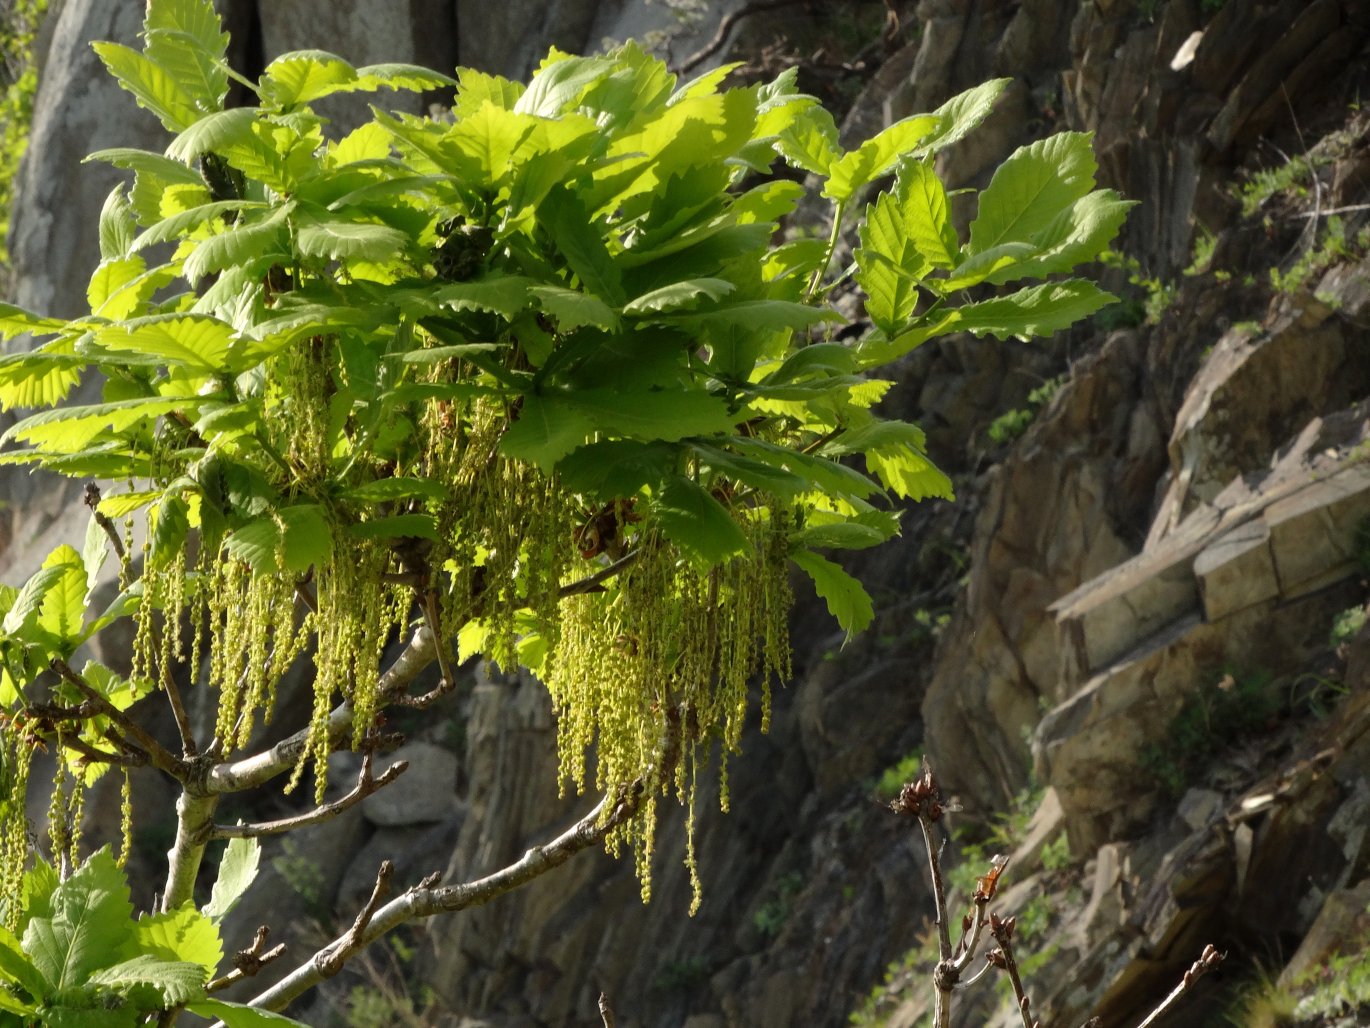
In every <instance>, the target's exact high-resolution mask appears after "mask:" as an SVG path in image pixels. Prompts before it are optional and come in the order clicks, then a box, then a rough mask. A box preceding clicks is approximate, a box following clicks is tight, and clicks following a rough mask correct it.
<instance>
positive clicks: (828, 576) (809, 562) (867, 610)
mask: <svg viewBox="0 0 1370 1028" xmlns="http://www.w3.org/2000/svg"><path fill="white" fill-rule="evenodd" d="M790 559H791V560H793V561H794V562H795V563H796V564H798V565H799V566H800V568H802V569H803V570H804V573H805V574H807V575H808V576H809V577H810V578H811V579H813V585H814V589H815V590H816V591H817V592H818V595H819V596H821V597H822V598H823V602H825V603H826V604H827V605H828V613H830V614H831V615H832V616H833V617H835V618H836V619H837V623H838V624H839V625H841V626H842V629H843V630H844V631H845V632H846V633H847V638H848V639H850V638H851V637H852V636H853V635H856V634H857V633H858V632H861V631H862V630H864V629H865V628H866V626H867V625H869V624H870V623H871V621H873V620H874V619H875V607H874V606H873V605H872V603H871V598H870V596H869V595H867V593H866V590H865V589H864V588H863V587H862V585H861V583H860V582H858V581H857V580H856V579H855V578H853V577H852V576H851V575H849V574H847V573H846V572H845V571H843V570H842V568H840V567H839V566H838V565H836V564H834V563H833V562H832V561H830V560H828V559H827V558H826V557H820V556H819V555H818V554H816V553H814V552H813V551H811V550H795V551H793V552H792V553H791V554H790Z"/></svg>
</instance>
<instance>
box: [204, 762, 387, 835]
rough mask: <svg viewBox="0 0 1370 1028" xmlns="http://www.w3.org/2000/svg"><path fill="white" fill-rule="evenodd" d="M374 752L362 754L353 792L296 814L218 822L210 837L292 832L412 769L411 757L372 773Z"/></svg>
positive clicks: (320, 820) (335, 812)
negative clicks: (244, 822)
mask: <svg viewBox="0 0 1370 1028" xmlns="http://www.w3.org/2000/svg"><path fill="white" fill-rule="evenodd" d="M371 762H372V755H371V753H370V752H367V753H366V754H365V755H363V757H362V767H361V772H360V773H359V774H358V775H357V784H356V786H355V787H354V788H353V790H352V791H351V792H349V793H348V794H347V795H346V796H343V797H342V798H341V799H337V800H334V801H333V802H332V803H325V804H323V805H321V806H318V807H315V808H314V809H313V810H310V811H307V812H305V813H303V814H296V815H294V816H293V817H283V818H280V819H278V820H276V821H260V822H258V823H256V824H250V825H215V826H214V828H213V829H212V830H211V831H210V833H209V837H210V838H211V839H257V838H260V837H262V836H264V835H280V834H281V833H283V832H293V831H294V830H295V829H296V828H304V827H306V826H308V825H317V824H321V823H323V822H324V821H328V820H331V819H332V818H335V817H337V816H338V815H339V814H341V813H342V812H343V811H344V810H346V809H347V808H348V807H353V806H356V805H357V804H358V803H360V802H361V801H362V800H364V799H366V797H368V796H370V795H371V794H372V793H373V792H377V791H379V790H381V789H383V788H385V787H386V786H387V785H389V784H390V783H391V782H393V781H394V780H395V779H396V778H398V777H399V776H400V775H402V774H404V772H405V771H407V770H409V761H407V760H400V761H396V762H395V763H394V764H391V765H390V766H389V767H388V768H386V769H385V772H384V773H383V774H382V775H381V776H380V777H379V778H372V777H371Z"/></svg>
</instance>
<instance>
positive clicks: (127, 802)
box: [118, 768, 133, 867]
mask: <svg viewBox="0 0 1370 1028" xmlns="http://www.w3.org/2000/svg"><path fill="white" fill-rule="evenodd" d="M122 770H123V772H124V780H123V782H122V783H121V784H120V788H119V860H118V864H119V866H120V867H125V866H127V864H128V855H129V854H130V853H132V852H133V781H132V780H131V779H130V778H129V774H128V768H123V769H122Z"/></svg>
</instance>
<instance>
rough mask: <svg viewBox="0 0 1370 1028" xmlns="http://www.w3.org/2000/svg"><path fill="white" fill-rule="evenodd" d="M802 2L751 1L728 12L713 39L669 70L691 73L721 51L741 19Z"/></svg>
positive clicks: (792, 0)
mask: <svg viewBox="0 0 1370 1028" xmlns="http://www.w3.org/2000/svg"><path fill="white" fill-rule="evenodd" d="M804 2H805V0H752V2H751V3H749V4H747V5H746V6H744V7H739V8H738V9H737V10H736V11H730V12H728V13H727V14H725V15H724V16H723V18H722V20H721V21H719V23H718V29H717V31H715V32H714V37H713V39H711V40H709V42H708V43H706V44H705V45H704V46H703V47H702V48H701V49H699V50H696V51H695V52H694V53H692V54H690V56H689V57H687V58H685V60H684V61H682V62H681V63H680V64H679V65H678V66H677V67H674V68H672V69H671V70H672V71H673V72H676V73H677V74H681V75H683V74H685V73H686V72H690V71H693V70H694V69H695V68H697V67H699V66H700V65H701V64H703V63H704V62H705V61H707V60H708V59H709V58H710V57H712V56H713V55H714V54H716V53H718V51H720V50H722V49H723V45H724V44H725V43H727V42H728V36H729V35H730V34H731V33H732V31H733V26H734V25H736V24H737V23H738V22H739V21H741V20H742V19H743V18H747V17H750V16H751V15H753V14H760V13H761V12H762V11H778V10H780V8H782V7H794V6H796V5H798V4H801V3H804Z"/></svg>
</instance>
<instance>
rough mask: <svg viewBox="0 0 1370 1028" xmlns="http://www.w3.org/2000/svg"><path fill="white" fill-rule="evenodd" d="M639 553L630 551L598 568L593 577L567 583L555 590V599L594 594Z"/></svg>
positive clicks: (635, 558)
mask: <svg viewBox="0 0 1370 1028" xmlns="http://www.w3.org/2000/svg"><path fill="white" fill-rule="evenodd" d="M639 552H641V551H639V550H630V551H629V552H628V553H625V554H624V555H623V556H622V557H619V558H618V560H616V561H614V562H613V563H612V564H609V565H607V566H606V567H602V568H600V569H599V570H598V571H596V572H595V573H594V574H593V575H586V576H585V577H584V578H581V579H577V580H576V581H574V582H568V583H567V584H566V585H563V586H562V587H561V588H560V589H558V590H557V599H559V600H564V599H566V597H568V596H579V595H580V594H581V593H592V592H596V591H597V590H598V589H599V586H600V585H602V584H603V583H604V582H607V581H608V580H609V579H611V578H613V577H614V576H615V575H616V574H618V573H619V572H620V571H622V570H623V569H624V568H626V567H628V565H630V564H632V563H633V561H635V560H637V555H638V553H639Z"/></svg>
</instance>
